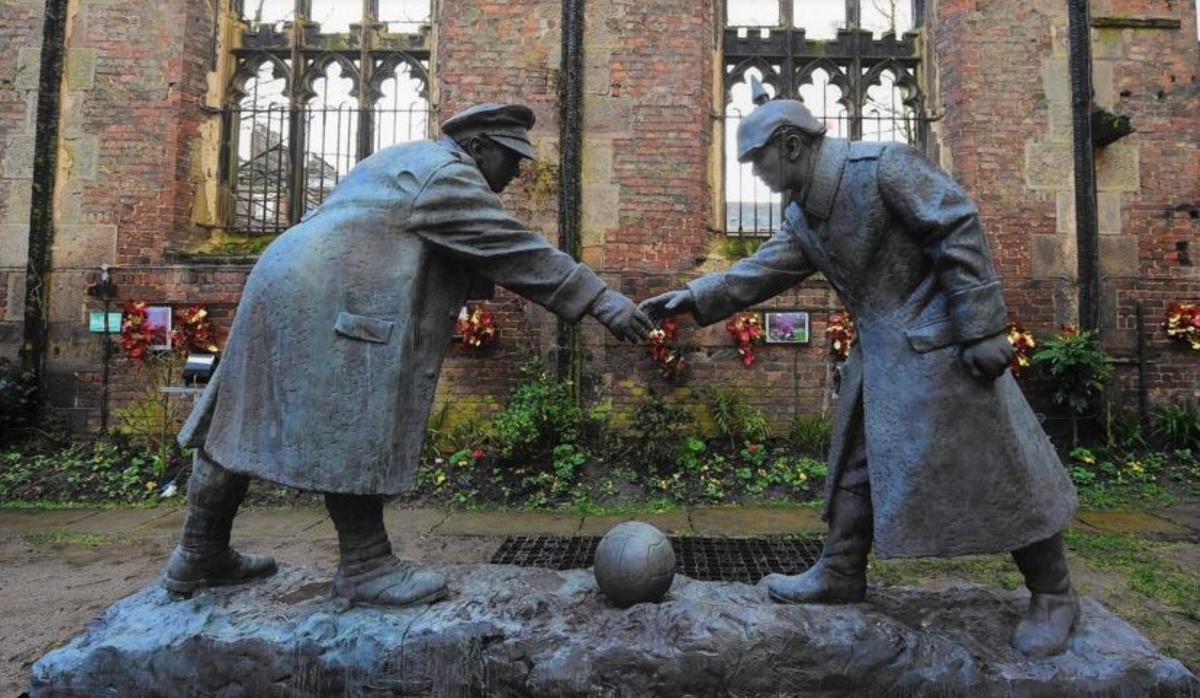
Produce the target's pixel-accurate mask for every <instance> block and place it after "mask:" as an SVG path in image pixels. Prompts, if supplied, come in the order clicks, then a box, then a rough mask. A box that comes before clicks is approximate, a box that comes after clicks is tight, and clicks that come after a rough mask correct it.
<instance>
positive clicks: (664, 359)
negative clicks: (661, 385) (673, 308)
mask: <svg viewBox="0 0 1200 698" xmlns="http://www.w3.org/2000/svg"><path fill="white" fill-rule="evenodd" d="M678 333H679V321H677V320H676V319H675V318H667V319H665V320H663V321H662V325H661V326H660V329H657V330H651V331H650V338H649V342H650V360H651V361H653V362H654V363H656V364H658V370H659V371H661V372H662V374H663V377H665V378H668V379H670V380H673V381H679V380H680V379H681V378H682V377H683V374H684V371H685V370H686V368H687V364H686V361H685V360H684V355H683V352H682V351H679V350H678V349H676V348H674V347H672V346H671V345H670V344H668V340H671V339H675V335H676V334H678Z"/></svg>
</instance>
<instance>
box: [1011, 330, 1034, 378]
mask: <svg viewBox="0 0 1200 698" xmlns="http://www.w3.org/2000/svg"><path fill="white" fill-rule="evenodd" d="M1008 342H1009V344H1012V347H1013V358H1012V363H1011V364H1009V369H1010V370H1011V371H1012V374H1013V375H1014V376H1016V375H1019V374H1020V373H1021V369H1022V368H1025V367H1026V366H1029V365H1030V364H1031V363H1032V362H1033V350H1034V349H1035V348H1036V347H1037V342H1035V341H1034V340H1033V333H1032V332H1026V331H1025V328H1023V327H1021V325H1020V323H1018V322H1016V321H1013V322H1012V323H1010V324H1009V326H1008Z"/></svg>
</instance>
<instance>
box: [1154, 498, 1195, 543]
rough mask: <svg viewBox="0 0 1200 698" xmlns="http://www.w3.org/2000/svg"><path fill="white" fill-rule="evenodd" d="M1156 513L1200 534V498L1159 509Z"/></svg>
mask: <svg viewBox="0 0 1200 698" xmlns="http://www.w3.org/2000/svg"><path fill="white" fill-rule="evenodd" d="M1154 515H1155V516H1158V517H1161V518H1164V519H1166V520H1167V521H1170V522H1171V523H1173V524H1175V525H1176V526H1182V527H1183V528H1186V529H1188V530H1189V531H1192V532H1193V533H1197V534H1200V499H1197V500H1190V501H1186V502H1183V503H1180V504H1176V505H1174V506H1169V507H1164V508H1162V509H1158V510H1156V511H1155V512H1154Z"/></svg>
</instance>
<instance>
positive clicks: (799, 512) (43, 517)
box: [0, 501, 1200, 541]
mask: <svg viewBox="0 0 1200 698" xmlns="http://www.w3.org/2000/svg"><path fill="white" fill-rule="evenodd" d="M183 515H184V507H183V503H182V501H180V502H179V503H173V504H169V505H160V506H158V507H153V508H126V509H99V508H82V509H13V508H0V535H30V534H48V533H64V534H67V535H101V536H106V537H113V538H125V539H152V538H160V537H174V536H176V535H178V533H179V530H180V527H181V526H182V523H183ZM629 520H638V521H646V522H649V523H651V524H654V525H655V526H657V527H659V528H660V529H662V530H663V531H665V532H666V533H667V534H669V535H694V536H760V535H771V534H797V533H822V532H824V530H825V524H824V523H823V522H822V521H821V520H820V517H819V515H818V511H817V510H816V509H814V508H811V507H803V506H799V507H778V506H772V507H754V506H747V507H740V506H721V507H689V508H684V509H680V510H676V511H668V512H659V513H654V512H638V513H631V514H604V515H584V514H566V513H557V512H516V511H463V510H450V509H435V508H405V507H402V506H397V505H392V506H389V507H388V508H387V509H386V510H385V522H386V524H387V527H388V529H389V530H391V531H406V532H409V533H410V534H412V533H413V532H416V533H417V535H420V536H510V535H527V536H534V535H545V536H597V535H603V534H604V533H605V532H606V531H608V529H610V528H612V527H613V526H615V525H616V524H618V523H620V522H622V521H629ZM1072 526H1073V527H1074V528H1077V529H1081V530H1084V531H1090V532H1127V533H1133V534H1137V535H1139V536H1143V537H1149V538H1156V539H1163V540H1188V541H1200V501H1189V502H1185V503H1183V504H1180V505H1177V506H1173V507H1168V508H1165V509H1161V510H1158V511H1153V512H1124V511H1103V512H1098V511H1082V512H1080V513H1079V514H1078V515H1077V516H1076V518H1075V521H1074V522H1073V524H1072ZM240 535H247V536H251V537H255V538H271V539H276V540H287V539H293V540H313V541H316V540H326V539H334V538H336V533H335V531H334V529H333V524H332V522H331V521H330V520H329V516H328V514H326V512H325V510H324V508H322V507H309V506H304V507H274V508H246V509H243V511H242V512H240V513H239V514H238V517H237V519H236V520H235V523H234V536H235V538H236V537H238V536H240Z"/></svg>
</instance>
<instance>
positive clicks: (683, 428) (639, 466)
mask: <svg viewBox="0 0 1200 698" xmlns="http://www.w3.org/2000/svg"><path fill="white" fill-rule="evenodd" d="M695 427H696V422H695V419H693V417H692V415H691V414H690V413H689V412H688V411H687V410H685V409H683V408H681V407H678V406H676V405H672V404H669V403H667V402H666V401H664V400H663V399H662V397H661V396H659V395H658V394H656V393H653V392H652V393H651V394H650V396H649V397H648V398H647V399H646V400H644V401H642V402H641V403H640V404H638V406H637V407H636V408H634V410H633V417H632V419H631V420H630V423H629V431H630V434H631V439H630V444H629V446H630V447H631V448H630V449H629V453H628V454H627V457H629V458H631V459H632V460H633V461H634V463H633V465H634V466H635V469H636V470H638V471H639V472H642V473H644V474H649V473H658V472H661V471H662V470H664V469H667V468H671V467H673V466H674V465H675V464H676V462H677V461H678V460H679V459H685V458H687V457H688V456H689V454H696V453H697V448H698V449H699V452H701V453H702V452H703V451H704V442H703V441H701V440H699V439H696V438H694V437H691V438H685V434H686V433H688V432H691V431H693V430H694V429H695ZM693 457H695V456H693Z"/></svg>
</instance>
